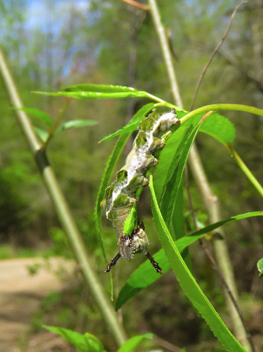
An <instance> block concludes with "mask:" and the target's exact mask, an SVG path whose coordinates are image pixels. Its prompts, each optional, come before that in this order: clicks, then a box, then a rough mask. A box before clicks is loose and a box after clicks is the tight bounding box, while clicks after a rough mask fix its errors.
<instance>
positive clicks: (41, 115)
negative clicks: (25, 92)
mask: <svg viewBox="0 0 263 352" xmlns="http://www.w3.org/2000/svg"><path fill="white" fill-rule="evenodd" d="M14 109H16V110H22V111H24V112H27V113H28V114H30V115H33V116H35V117H37V118H38V119H39V120H41V121H42V122H44V123H45V124H46V125H47V126H48V127H51V126H52V125H53V122H52V119H51V117H50V116H49V115H48V114H46V113H45V112H44V111H41V110H39V109H33V108H14Z"/></svg>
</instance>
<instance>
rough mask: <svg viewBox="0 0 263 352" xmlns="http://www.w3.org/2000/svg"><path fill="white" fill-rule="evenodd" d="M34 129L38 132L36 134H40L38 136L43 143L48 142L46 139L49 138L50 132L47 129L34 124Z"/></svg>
mask: <svg viewBox="0 0 263 352" xmlns="http://www.w3.org/2000/svg"><path fill="white" fill-rule="evenodd" d="M34 130H35V132H36V134H37V135H38V137H39V138H40V139H41V141H42V142H43V143H45V142H46V140H47V139H48V132H47V131H45V130H42V128H38V127H35V126H34Z"/></svg>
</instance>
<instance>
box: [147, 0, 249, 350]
mask: <svg viewBox="0 0 263 352" xmlns="http://www.w3.org/2000/svg"><path fill="white" fill-rule="evenodd" d="M148 3H149V6H150V12H151V15H152V18H153V22H154V25H155V30H156V32H157V35H158V37H159V41H160V46H161V48H162V53H163V59H164V62H165V65H166V69H167V74H168V77H169V81H170V86H171V89H172V93H173V97H174V100H175V102H176V104H177V105H178V106H179V107H180V108H183V104H182V100H181V96H180V93H179V87H178V83H177V80H176V75H175V71H174V68H173V65H172V57H171V54H170V51H169V46H168V43H167V38H166V36H165V34H164V28H163V26H162V24H161V19H160V14H159V10H158V7H157V4H156V0H148ZM211 110H213V108H211ZM189 162H190V166H191V170H192V172H193V175H194V178H195V181H196V183H197V186H198V188H199V191H200V193H201V196H202V199H203V201H204V203H205V205H206V207H207V210H208V214H209V219H210V222H211V223H213V222H217V221H219V220H220V218H221V217H220V214H219V206H218V200H217V197H216V196H215V195H214V194H213V192H212V190H211V187H210V185H209V183H208V180H207V177H206V174H205V171H204V168H203V165H202V162H201V160H200V157H199V154H198V151H197V148H196V145H195V144H193V147H192V149H191V152H190V154H189ZM197 170H198V171H197ZM221 232H223V231H222V230H221ZM215 251H216V253H217V260H218V263H219V266H220V270H221V271H222V272H223V276H224V277H225V278H226V282H227V283H228V285H229V287H230V289H231V291H232V292H233V293H234V296H235V297H236V298H237V288H236V284H235V279H234V274H233V269H232V266H231V262H230V258H229V254H228V250H227V246H226V243H225V241H224V239H223V238H222V239H220V240H219V241H215ZM220 256H221V257H220ZM227 297H228V296H227ZM227 306H228V308H229V311H230V315H231V319H232V324H233V327H234V330H235V334H236V336H237V338H238V339H239V340H240V341H241V342H242V344H243V345H245V347H246V349H247V351H248V352H250V351H251V348H250V344H249V343H247V338H246V332H245V329H244V326H243V324H242V321H241V320H240V318H239V316H238V314H237V311H236V309H235V307H234V305H233V304H232V302H231V300H230V299H227Z"/></svg>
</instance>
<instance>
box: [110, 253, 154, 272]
mask: <svg viewBox="0 0 263 352" xmlns="http://www.w3.org/2000/svg"><path fill="white" fill-rule="evenodd" d="M120 257H121V255H120V253H118V254H117V255H116V257H115V258H113V259H112V260H111V262H110V263H109V264H108V265H107V267H106V269H105V270H104V273H109V272H110V270H111V267H112V266H113V265H115V264H116V263H117V260H118V259H120ZM157 265H158V264H157Z"/></svg>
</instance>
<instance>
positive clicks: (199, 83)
mask: <svg viewBox="0 0 263 352" xmlns="http://www.w3.org/2000/svg"><path fill="white" fill-rule="evenodd" d="M247 3H248V2H247V1H244V2H241V3H240V4H239V5H237V6H236V8H235V10H234V11H233V13H232V15H231V18H230V21H229V24H228V26H227V28H226V31H225V33H224V35H223V37H222V38H221V40H220V42H219V43H218V44H217V46H216V47H215V49H214V51H213V52H212V55H211V56H210V58H209V60H208V62H207V64H206V65H205V67H204V69H203V71H202V73H201V75H200V77H199V80H198V82H197V85H196V88H195V92H194V96H193V99H192V103H191V107H190V111H191V110H193V107H194V103H195V99H196V96H197V93H198V90H199V88H200V85H201V83H202V80H203V78H204V75H205V74H206V71H207V69H208V67H209V65H210V63H211V62H212V60H213V58H214V56H215V54H216V53H217V52H218V50H219V48H220V47H221V45H222V44H223V43H224V40H225V39H226V37H227V35H228V33H229V30H230V27H231V24H232V22H233V20H234V17H235V15H236V13H237V10H238V9H239V7H240V6H242V5H244V4H247Z"/></svg>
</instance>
